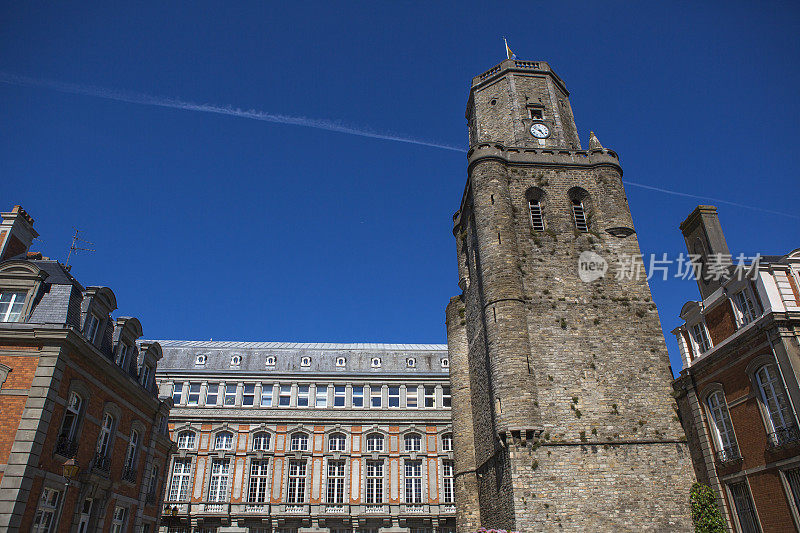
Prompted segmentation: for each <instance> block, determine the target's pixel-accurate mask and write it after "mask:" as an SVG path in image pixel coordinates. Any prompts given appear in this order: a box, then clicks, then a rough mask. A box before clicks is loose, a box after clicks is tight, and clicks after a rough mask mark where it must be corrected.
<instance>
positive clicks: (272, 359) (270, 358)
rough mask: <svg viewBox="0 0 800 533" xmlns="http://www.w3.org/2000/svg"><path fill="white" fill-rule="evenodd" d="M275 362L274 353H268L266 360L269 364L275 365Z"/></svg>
mask: <svg viewBox="0 0 800 533" xmlns="http://www.w3.org/2000/svg"><path fill="white" fill-rule="evenodd" d="M275 362H276V361H275V356H274V355H268V356H267V361H266V364H267V366H275Z"/></svg>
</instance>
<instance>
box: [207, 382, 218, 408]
mask: <svg viewBox="0 0 800 533" xmlns="http://www.w3.org/2000/svg"><path fill="white" fill-rule="evenodd" d="M218 395H219V383H216V382H214V383H209V384H208V389H206V405H217V396H218Z"/></svg>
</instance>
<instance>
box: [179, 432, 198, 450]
mask: <svg viewBox="0 0 800 533" xmlns="http://www.w3.org/2000/svg"><path fill="white" fill-rule="evenodd" d="M194 443H195V433H194V431H189V430H186V431H181V432H180V433H178V449H179V450H194Z"/></svg>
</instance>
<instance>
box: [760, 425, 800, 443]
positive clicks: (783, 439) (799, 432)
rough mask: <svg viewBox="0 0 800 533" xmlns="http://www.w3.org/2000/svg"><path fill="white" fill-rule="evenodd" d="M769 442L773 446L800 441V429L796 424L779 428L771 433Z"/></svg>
mask: <svg viewBox="0 0 800 533" xmlns="http://www.w3.org/2000/svg"><path fill="white" fill-rule="evenodd" d="M768 442H769V445H770V447H772V448H776V447H778V446H786V445H789V444H793V443H794V444H796V443H800V429H798V428H797V426H795V425H791V426H788V427H785V428H778V429H776V430H775V431H773V432H772V433H770V434H769V439H768Z"/></svg>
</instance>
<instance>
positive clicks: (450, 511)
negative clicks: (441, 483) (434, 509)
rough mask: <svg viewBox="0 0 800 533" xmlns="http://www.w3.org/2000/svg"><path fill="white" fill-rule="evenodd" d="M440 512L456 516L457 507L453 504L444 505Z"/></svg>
mask: <svg viewBox="0 0 800 533" xmlns="http://www.w3.org/2000/svg"><path fill="white" fill-rule="evenodd" d="M439 511H441V512H442V513H447V514H455V512H456V506H455V505H453V504H450V503H446V504H444V505H442V506H440V507H439Z"/></svg>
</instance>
